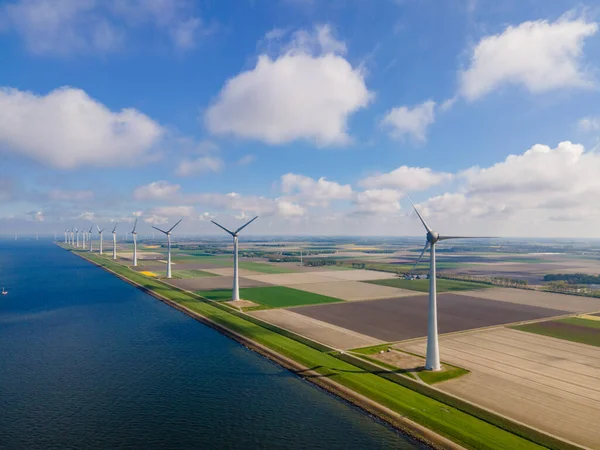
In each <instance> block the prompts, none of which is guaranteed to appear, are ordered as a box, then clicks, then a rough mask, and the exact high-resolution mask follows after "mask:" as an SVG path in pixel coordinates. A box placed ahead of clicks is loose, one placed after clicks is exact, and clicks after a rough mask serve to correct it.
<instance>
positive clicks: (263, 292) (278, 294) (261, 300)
mask: <svg viewBox="0 0 600 450" xmlns="http://www.w3.org/2000/svg"><path fill="white" fill-rule="evenodd" d="M196 293H197V294H199V295H201V296H203V297H206V298H208V299H211V300H217V301H221V300H228V299H231V289H223V290H212V291H197V292H196ZM240 297H241V298H242V299H244V300H250V301H252V302H254V303H258V304H260V305H263V306H266V307H269V308H284V307H289V306H297V305H318V304H322V303H332V302H339V301H341V300H340V299H338V298H333V297H327V296H325V295H319V294H313V293H311V292H305V291H299V290H298V289H292V288H288V287H285V286H267V287H256V288H246V289H240Z"/></svg>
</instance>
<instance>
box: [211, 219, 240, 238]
mask: <svg viewBox="0 0 600 450" xmlns="http://www.w3.org/2000/svg"><path fill="white" fill-rule="evenodd" d="M211 222H212V223H214V224H215V225H216V226H218V227H219V228H222V229H223V230H225V231H227V232H228V233H229V234H230V235H232V236H233V235H234V234H235V233H234V232H233V231H230V230H228V229H227V228H225V227H224V226H223V225H219V224H218V223H217V222H215V221H214V220H211Z"/></svg>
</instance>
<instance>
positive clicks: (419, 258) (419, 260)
mask: <svg viewBox="0 0 600 450" xmlns="http://www.w3.org/2000/svg"><path fill="white" fill-rule="evenodd" d="M427 247H429V241H425V247H423V251H422V252H421V254H420V255H419V257H418V258H417V262H415V265H414V266H413V268H412V269H410V273H413V272H414V271H415V267H417V264H419V262H421V258H422V257H423V255H424V254H425V252H426V251H427Z"/></svg>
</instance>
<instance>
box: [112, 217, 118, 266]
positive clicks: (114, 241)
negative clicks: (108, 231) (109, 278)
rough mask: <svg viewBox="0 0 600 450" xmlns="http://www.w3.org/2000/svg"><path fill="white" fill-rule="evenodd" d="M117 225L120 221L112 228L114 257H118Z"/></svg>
mask: <svg viewBox="0 0 600 450" xmlns="http://www.w3.org/2000/svg"><path fill="white" fill-rule="evenodd" d="M117 225H118V223H115V226H114V228H113V230H112V235H113V259H117Z"/></svg>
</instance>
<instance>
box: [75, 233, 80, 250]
mask: <svg viewBox="0 0 600 450" xmlns="http://www.w3.org/2000/svg"><path fill="white" fill-rule="evenodd" d="M75 247H77V248H79V230H78V229H77V228H75Z"/></svg>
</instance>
